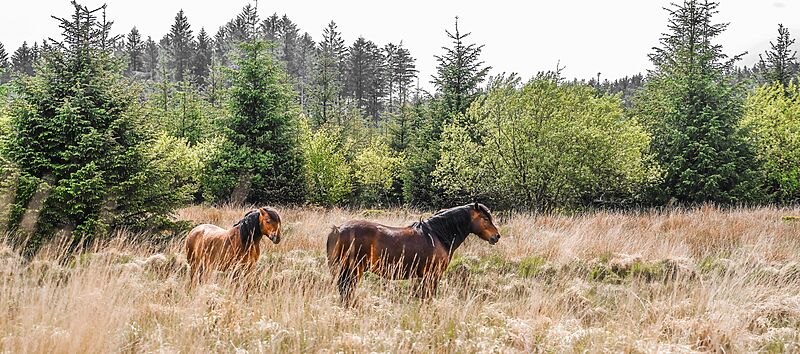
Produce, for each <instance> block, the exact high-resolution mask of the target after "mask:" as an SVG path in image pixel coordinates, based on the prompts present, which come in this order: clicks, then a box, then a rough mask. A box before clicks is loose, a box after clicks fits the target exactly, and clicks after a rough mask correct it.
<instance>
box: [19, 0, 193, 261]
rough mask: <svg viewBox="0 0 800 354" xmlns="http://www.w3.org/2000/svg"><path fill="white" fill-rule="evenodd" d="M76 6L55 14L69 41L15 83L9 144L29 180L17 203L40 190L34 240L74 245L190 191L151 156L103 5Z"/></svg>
mask: <svg viewBox="0 0 800 354" xmlns="http://www.w3.org/2000/svg"><path fill="white" fill-rule="evenodd" d="M72 4H73V6H74V7H75V12H74V14H73V16H72V18H70V19H61V18H57V19H58V20H59V22H60V27H61V28H62V30H63V36H64V40H63V42H60V43H57V45H55V46H53V47H52V48H51V49H50V50H48V51H46V52H44V53H43V60H42V65H41V66H40V67H39V70H38V72H37V73H36V75H35V76H29V77H22V78H20V79H18V80H19V81H18V82H17V87H18V91H17V94H18V97H17V101H16V102H15V103H14V114H13V115H12V129H13V134H14V136H15V139H13V141H12V142H11V144H10V146H8V150H7V152H8V155H9V157H10V158H11V159H12V160H13V161H14V162H15V163H16V164H17V166H18V167H19V168H20V170H21V171H22V172H23V174H24V176H25V178H24V180H25V181H26V182H25V184H26V185H29V186H31V185H32V186H33V188H28V189H27V191H28V192H26V190H25V188H22V189H19V190H18V194H17V197H16V200H15V203H16V205H17V206H18V207H21V208H23V209H24V207H25V206H26V205H28V202H29V201H30V199H31V198H32V197H33V195H32V193H29V192H30V191H31V190H36V189H39V190H42V191H44V193H42V194H41V195H40V196H43V198H44V199H43V202H42V203H43V206H42V207H41V213H40V214H39V218H38V222H37V224H36V230H35V234H34V237H33V238H32V239H31V242H30V243H29V244H28V246H32V247H35V246H38V245H40V244H41V243H42V242H45V241H47V240H48V239H51V238H53V237H55V236H56V235H57V234H58V235H61V236H62V237H65V238H66V239H67V240H71V241H72V243H73V245H77V244H78V243H79V242H80V241H82V240H91V239H92V237H95V236H102V235H108V233H107V231H108V230H110V229H113V228H118V227H124V228H132V229H138V228H144V227H147V226H150V225H153V224H154V223H158V222H163V221H166V220H167V219H166V216H167V215H166V214H167V213H169V212H170V211H171V210H173V209H174V208H175V207H176V206H177V205H179V204H181V203H182V202H183V201H185V200H186V197H187V194H185V193H182V192H183V187H179V188H174V186H171V185H168V184H169V183H171V181H173V180H174V177H175V176H174V175H173V173H172V171H171V170H170V167H169V166H165V165H163V164H159V161H158V160H154V159H153V156H152V155H150V154H149V150H148V146H149V143H150V142H151V139H150V136H149V134H148V133H147V132H146V131H143V130H141V129H139V122H138V120H139V117H137V112H138V111H139V110H138V109H137V108H138V107H137V102H138V97H139V95H138V94H137V93H136V92H134V91H132V90H131V89H130V88H129V84H128V82H127V81H126V80H124V78H123V77H122V76H121V73H122V71H123V69H124V67H125V64H124V62H123V61H121V60H118V59H115V58H114V56H113V52H112V50H113V47H112V46H110V45H109V43H111V42H112V41H113V40H116V38H115V37H112V36H110V35H109V34H108V33H109V31H110V26H111V22H107V21H105V16H103V17H102V20H100V19H98V14H99V13H101V12H102V13H104V12H105V6H103V7H101V8H98V9H95V10H89V9H88V8H86V7H83V6H80V5H78V4H77V3H75V2H74V1H73V2H72ZM42 186H45V187H42ZM37 187H38V188H37ZM14 221H17V222H18V221H19V219H16V220H12V222H14ZM56 231H59V232H58V233H56Z"/></svg>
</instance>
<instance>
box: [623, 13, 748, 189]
mask: <svg viewBox="0 0 800 354" xmlns="http://www.w3.org/2000/svg"><path fill="white" fill-rule="evenodd" d="M717 6H718V3H716V2H712V1H704V0H685V1H684V2H683V3H682V4H676V5H674V6H673V7H672V8H671V9H668V11H669V16H670V19H669V31H668V33H666V34H664V36H663V37H662V38H661V46H660V47H658V48H654V49H655V52H654V53H652V54H651V55H650V59H651V61H652V62H653V64H654V66H655V69H654V70H652V71H651V72H649V74H648V80H647V84H646V85H645V88H644V90H643V91H642V92H641V93H640V95H639V96H638V99H637V104H636V107H635V109H636V111H637V112H638V114H639V116H640V117H641V118H642V120H643V122H644V123H646V124H647V125H648V127H649V130H650V133H651V135H652V151H653V153H654V154H655V156H656V160H657V162H658V164H659V165H660V168H661V169H662V170H663V181H662V182H661V184H660V185H659V186H658V187H657V188H656V189H655V192H656V194H655V196H654V197H656V198H657V199H656V201H658V202H664V201H666V200H670V199H674V200H676V201H678V202H681V203H702V202H719V203H743V202H748V201H751V200H752V199H753V198H755V192H754V190H755V189H754V185H755V183H756V181H755V180H754V175H753V172H752V166H751V161H752V160H753V155H752V152H751V149H750V147H749V146H748V145H747V143H746V141H745V140H744V139H743V137H742V136H741V134H740V132H739V131H738V129H737V127H738V126H739V121H740V120H741V117H742V113H743V97H744V96H745V95H744V93H743V92H742V87H740V86H739V85H736V84H734V83H733V78H732V77H730V76H729V75H728V73H730V72H732V71H733V64H734V63H735V62H736V61H737V60H738V59H739V58H740V56H735V57H733V58H728V57H727V56H726V55H725V54H724V53H723V52H722V47H721V46H720V45H718V44H715V43H714V42H713V41H714V40H715V39H716V37H717V36H719V35H720V34H721V33H722V32H723V31H724V30H725V28H726V27H727V24H717V23H714V22H713V21H712V17H713V16H714V15H715V14H716V13H717Z"/></svg>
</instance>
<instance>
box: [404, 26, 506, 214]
mask: <svg viewBox="0 0 800 354" xmlns="http://www.w3.org/2000/svg"><path fill="white" fill-rule="evenodd" d="M446 33H447V36H448V37H449V38H450V39H451V40H452V42H453V44H452V48H447V47H443V49H444V50H445V54H443V55H440V56H436V60H437V61H438V62H439V64H438V66H437V68H436V70H437V75H436V76H435V77H434V81H433V83H434V84H435V85H436V88H437V90H438V92H437V95H436V96H435V97H434V98H433V99H431V100H428V101H427V102H426V103H425V104H417V105H416V108H415V110H416V111H417V115H418V116H419V117H420V119H419V121H418V126H417V128H416V131H417V136H416V137H415V138H414V141H413V143H412V148H411V150H410V152H409V156H408V161H407V166H408V168H407V169H406V171H405V173H404V175H403V195H404V197H405V200H406V202H407V203H410V204H412V205H421V206H435V205H437V204H439V203H440V202H441V201H442V200H443V199H442V195H443V194H444V193H443V190H441V189H440V188H438V187H435V186H434V181H433V178H432V174H433V171H434V170H435V169H436V163H437V162H438V161H439V157H440V146H439V143H440V141H441V135H442V128H443V126H444V124H445V122H446V121H447V119H448V118H450V117H453V116H455V115H456V114H460V113H463V112H464V111H466V109H467V108H468V107H469V105H470V104H472V102H473V101H474V100H475V99H476V98H477V97H478V96H479V93H480V92H479V85H480V84H481V83H482V82H483V80H484V79H485V78H486V75H487V74H488V72H489V69H490V67H486V66H485V65H484V63H483V61H481V60H480V54H481V50H482V49H483V46H482V45H477V44H465V43H464V39H465V38H467V37H468V36H469V35H470V34H469V33H466V34H463V33H461V32H460V31H459V29H458V18H456V27H455V33H451V32H450V31H446Z"/></svg>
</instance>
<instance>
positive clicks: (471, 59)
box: [433, 17, 491, 114]
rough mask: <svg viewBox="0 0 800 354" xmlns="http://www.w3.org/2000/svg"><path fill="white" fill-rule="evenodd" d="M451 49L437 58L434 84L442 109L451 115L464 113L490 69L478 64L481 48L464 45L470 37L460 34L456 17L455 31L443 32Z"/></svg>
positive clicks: (477, 93) (445, 48) (481, 63)
mask: <svg viewBox="0 0 800 354" xmlns="http://www.w3.org/2000/svg"><path fill="white" fill-rule="evenodd" d="M445 32H446V33H447V37H448V38H450V40H451V41H452V47H450V48H448V47H442V49H443V50H444V51H445V53H444V54H442V55H437V56H436V61H437V62H438V64H437V66H436V75H435V76H434V77H433V84H434V85H436V89H437V90H438V92H439V94H440V95H441V99H442V100H443V103H444V107H445V109H446V110H447V111H448V112H449V113H450V114H455V113H463V112H464V111H466V109H467V107H469V105H470V104H472V101H473V100H475V98H476V97H477V96H478V95H479V85H480V84H481V83H482V82H483V81H484V80H485V79H486V75H488V74H489V70H490V69H491V67H488V66H485V64H484V62H483V61H482V60H480V55H481V51H482V50H483V45H477V44H474V43H470V44H467V43H465V42H464V40H466V39H467V37H469V35H470V33H461V31H460V30H459V28H458V17H456V24H455V31H454V32H450V31H449V30H447V31H445Z"/></svg>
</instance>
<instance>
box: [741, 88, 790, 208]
mask: <svg viewBox="0 0 800 354" xmlns="http://www.w3.org/2000/svg"><path fill="white" fill-rule="evenodd" d="M785 93H788V96H787V95H785ZM798 117H800V88H799V87H798V86H797V85H795V84H793V83H790V84H789V86H788V87H786V88H784V86H783V85H781V84H780V83H775V84H773V85H767V86H762V87H759V88H758V89H756V91H755V93H753V94H752V95H750V97H749V98H748V99H747V106H746V110H745V117H744V119H743V120H742V125H743V127H744V128H745V129H746V130H747V131H748V132H749V137H750V139H751V140H752V142H753V146H754V147H755V151H756V157H757V158H758V161H759V165H760V166H761V171H762V175H763V177H764V178H765V185H764V187H765V192H766V193H767V195H768V196H769V199H770V200H771V201H773V202H776V203H793V202H797V201H798V200H800V120H798Z"/></svg>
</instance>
